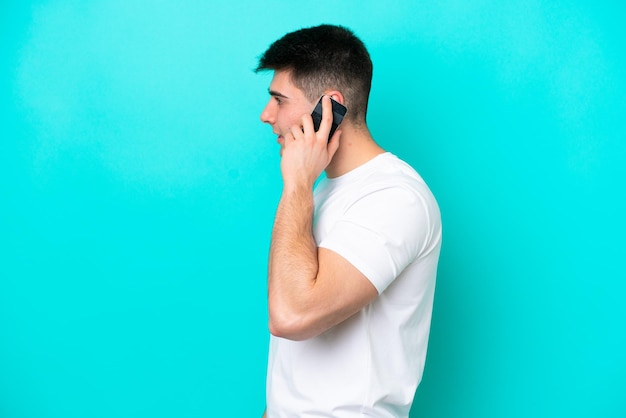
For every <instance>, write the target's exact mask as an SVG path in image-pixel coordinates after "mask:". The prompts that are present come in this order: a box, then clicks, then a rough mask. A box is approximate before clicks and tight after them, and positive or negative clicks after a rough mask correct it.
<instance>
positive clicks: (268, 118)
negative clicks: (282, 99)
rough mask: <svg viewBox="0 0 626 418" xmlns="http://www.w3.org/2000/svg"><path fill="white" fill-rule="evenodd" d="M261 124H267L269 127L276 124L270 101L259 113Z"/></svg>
mask: <svg viewBox="0 0 626 418" xmlns="http://www.w3.org/2000/svg"><path fill="white" fill-rule="evenodd" d="M261 122H263V123H268V124H270V125H271V124H273V123H274V122H276V112H275V110H274V109H273V106H272V101H271V100H270V101H269V102H267V105H265V108H264V109H263V111H262V112H261Z"/></svg>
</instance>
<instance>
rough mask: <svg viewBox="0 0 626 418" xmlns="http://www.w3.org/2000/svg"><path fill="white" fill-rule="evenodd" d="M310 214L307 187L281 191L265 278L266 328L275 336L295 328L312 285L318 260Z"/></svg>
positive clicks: (311, 197)
mask: <svg viewBox="0 0 626 418" xmlns="http://www.w3.org/2000/svg"><path fill="white" fill-rule="evenodd" d="M313 212H314V204H313V193H312V192H311V190H310V188H308V187H299V188H292V189H289V190H284V191H283V195H282V197H281V199H280V202H279V204H278V209H277V211H276V218H275V221H274V229H273V231H272V242H271V247H270V260H269V277H268V305H269V313H270V329H271V331H272V333H274V334H277V335H280V334H284V333H288V332H289V329H290V328H293V327H297V326H298V322H299V321H301V315H300V314H301V313H302V312H306V310H307V302H308V300H307V295H308V294H309V293H310V292H311V290H312V288H313V286H314V285H315V278H316V276H317V272H318V258H317V245H316V243H315V239H314V238H313V233H312V224H313Z"/></svg>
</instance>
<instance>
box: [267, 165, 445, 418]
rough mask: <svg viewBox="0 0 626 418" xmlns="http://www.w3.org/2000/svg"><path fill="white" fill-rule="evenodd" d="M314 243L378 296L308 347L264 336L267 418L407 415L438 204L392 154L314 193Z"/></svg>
mask: <svg viewBox="0 0 626 418" xmlns="http://www.w3.org/2000/svg"><path fill="white" fill-rule="evenodd" d="M313 229H314V236H315V240H316V242H317V244H318V246H319V247H324V248H328V249H330V250H332V251H334V252H336V253H338V254H339V255H341V256H342V257H344V258H345V259H346V260H348V261H349V262H350V263H351V264H352V265H353V266H354V267H356V268H357V269H358V270H359V271H361V272H362V273H363V274H364V275H365V276H366V277H367V278H368V279H369V280H370V281H371V282H372V284H373V285H374V286H375V287H376V289H377V290H378V293H379V295H378V297H376V298H375V299H374V301H372V302H371V303H370V304H369V305H367V306H366V307H364V308H363V309H362V310H361V311H359V312H358V313H357V314H355V315H354V316H352V317H350V318H349V319H347V320H346V321H344V322H342V323H341V324H339V325H337V326H335V327H333V328H331V329H329V330H328V331H326V332H324V333H323V334H321V335H319V336H317V337H315V338H311V339H308V340H305V341H291V340H287V339H283V338H278V337H274V336H271V337H270V354H269V362H268V374H267V416H268V418H278V417H280V418H287V417H289V418H292V417H293V418H296V417H298V418H304V417H337V418H343V417H345V418H348V417H393V418H397V417H408V414H409V410H410V408H411V403H412V402H413V397H414V395H415V390H416V388H417V385H418V384H419V382H420V380H421V378H422V372H423V369H424V362H425V359H426V348H427V345H428V334H429V330H430V320H431V313H432V305H433V295H434V290H435V276H436V272H437V262H438V259H439V251H440V248H441V217H440V213H439V208H438V206H437V202H436V201H435V198H434V197H433V195H432V193H431V192H430V190H429V189H428V187H427V186H426V184H425V183H424V181H423V180H422V178H421V177H420V176H419V175H418V174H417V173H416V172H415V171H414V170H413V169H412V168H411V167H410V166H409V165H408V164H406V163H405V162H403V161H401V160H400V159H398V158H397V157H395V156H394V155H392V154H390V153H385V154H381V155H378V156H377V157H375V158H374V159H372V160H370V161H369V162H367V163H366V164H364V165H362V166H359V167H358V168H356V169H355V170H352V171H350V172H349V173H347V174H345V175H343V176H340V177H337V178H334V179H323V180H322V181H321V182H320V183H319V184H318V186H317V187H316V189H315V217H314V227H313Z"/></svg>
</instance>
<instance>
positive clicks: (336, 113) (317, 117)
mask: <svg viewBox="0 0 626 418" xmlns="http://www.w3.org/2000/svg"><path fill="white" fill-rule="evenodd" d="M322 98H324V96H322V97H320V99H319V101H318V102H317V104H316V105H315V109H313V113H311V117H312V118H313V127H314V128H315V132H317V131H318V130H319V129H320V124H321V123H322ZM330 102H331V103H332V105H333V124H332V126H331V127H330V132H329V133H328V140H329V141H330V138H332V137H333V134H334V133H335V131H336V130H337V127H338V126H339V124H340V123H341V121H342V120H343V117H344V116H345V115H346V112H347V111H348V109H347V108H346V107H345V106H344V105H342V104H341V103H339V102H336V101H334V100H333V99H332V97H331V98H330Z"/></svg>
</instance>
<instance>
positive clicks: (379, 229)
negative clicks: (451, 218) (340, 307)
mask: <svg viewBox="0 0 626 418" xmlns="http://www.w3.org/2000/svg"><path fill="white" fill-rule="evenodd" d="M431 237H432V225H431V221H430V214H429V210H428V204H427V202H426V199H425V197H424V196H422V195H421V194H420V192H419V191H418V190H414V189H412V188H409V187H403V186H395V187H385V188H382V189H376V190H373V191H371V192H368V193H366V194H364V195H363V196H362V197H361V198H359V199H357V200H356V201H355V202H354V203H352V204H351V205H350V206H349V207H348V208H347V209H346V210H345V212H344V213H343V215H342V216H341V217H340V218H339V219H338V220H337V221H336V222H335V223H334V224H333V226H332V228H331V229H330V231H329V232H328V234H327V235H326V236H325V237H324V239H323V240H322V241H321V242H320V243H319V246H320V247H323V248H327V249H329V250H332V251H334V252H336V253H337V254H339V255H341V256H342V257H343V258H345V259H346V260H348V261H349V262H350V263H351V264H352V265H353V266H354V267H355V268H357V269H358V270H359V271H360V272H361V273H363V274H364V275H365V276H366V277H367V278H368V279H369V280H370V282H372V284H373V285H374V286H375V287H376V289H377V291H378V293H379V294H380V293H382V292H383V291H384V290H385V288H387V286H389V285H390V284H391V282H392V281H393V280H394V279H395V278H396V277H398V275H399V274H400V273H401V272H402V271H403V270H404V269H405V268H406V267H407V266H408V265H409V264H410V263H411V262H413V261H414V260H415V259H416V258H417V257H419V255H420V253H421V251H423V250H424V249H425V248H426V247H427V246H428V243H429V240H430V239H431Z"/></svg>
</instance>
